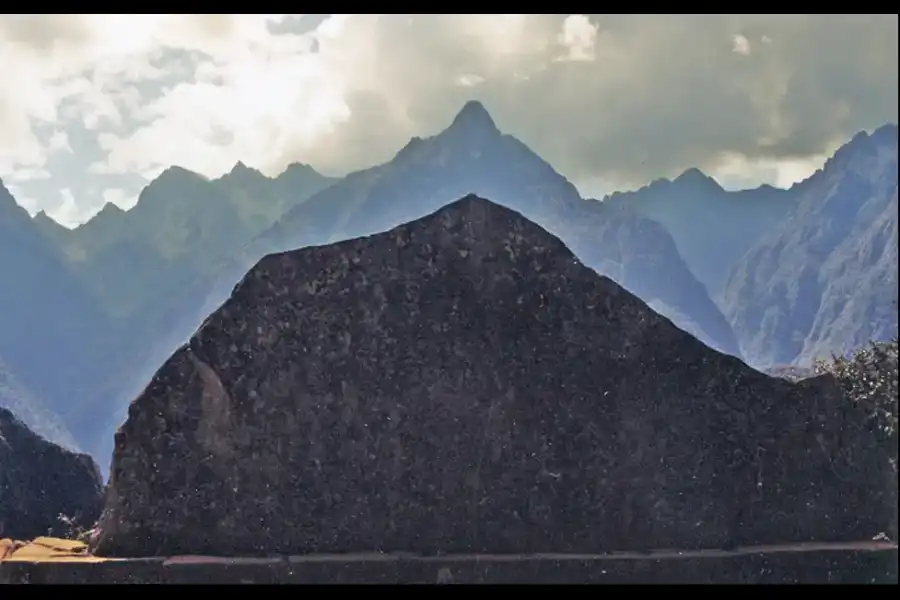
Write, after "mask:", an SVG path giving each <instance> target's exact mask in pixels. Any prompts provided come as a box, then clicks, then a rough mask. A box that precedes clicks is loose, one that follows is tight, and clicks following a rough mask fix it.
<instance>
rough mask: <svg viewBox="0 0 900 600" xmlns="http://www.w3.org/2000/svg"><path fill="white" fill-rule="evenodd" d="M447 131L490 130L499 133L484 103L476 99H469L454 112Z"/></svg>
mask: <svg viewBox="0 0 900 600" xmlns="http://www.w3.org/2000/svg"><path fill="white" fill-rule="evenodd" d="M447 130H448V131H465V132H476V131H490V132H496V133H499V130H498V129H497V125H496V124H495V123H494V119H493V118H492V117H491V115H490V113H489V112H488V111H487V109H486V108H485V107H484V104H482V103H481V102H479V101H477V100H469V101H468V102H466V103H465V104H464V105H463V107H462V109H460V111H459V112H458V113H457V114H456V117H454V119H453V122H452V123H451V124H450V127H449V128H448V129H447Z"/></svg>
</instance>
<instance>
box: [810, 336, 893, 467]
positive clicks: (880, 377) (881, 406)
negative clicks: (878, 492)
mask: <svg viewBox="0 0 900 600" xmlns="http://www.w3.org/2000/svg"><path fill="white" fill-rule="evenodd" d="M897 354H898V340H897V338H894V339H893V340H891V341H889V342H873V343H871V344H870V345H869V347H868V348H864V349H862V350H859V351H857V352H856V353H855V354H853V355H851V356H849V357H836V356H833V357H832V359H831V360H830V361H823V360H820V361H817V362H816V364H815V369H816V371H817V372H818V373H830V374H832V375H834V376H835V377H836V378H837V380H838V382H839V383H840V384H841V387H842V388H843V390H844V393H845V394H846V395H847V397H848V398H850V400H851V401H852V402H854V403H856V404H858V405H861V406H862V407H863V408H864V411H865V412H866V413H867V414H869V415H870V418H871V420H872V423H873V425H874V427H873V429H874V430H875V431H876V432H877V433H879V434H880V435H879V437H882V436H883V441H884V443H885V448H886V449H887V450H888V451H889V452H890V453H891V456H890V460H891V464H892V465H893V467H894V470H895V471H896V469H897V391H898V390H897Z"/></svg>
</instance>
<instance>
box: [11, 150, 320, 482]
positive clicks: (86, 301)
mask: <svg viewBox="0 0 900 600" xmlns="http://www.w3.org/2000/svg"><path fill="white" fill-rule="evenodd" d="M331 181H332V180H331V179H330V178H328V177H325V176H323V175H320V174H319V173H317V172H315V171H314V170H313V169H311V168H310V167H308V166H306V165H291V166H290V167H288V169H286V171H285V172H284V173H282V174H281V175H280V176H279V177H275V178H268V177H265V176H264V175H262V174H261V173H259V172H258V171H255V170H253V169H250V168H248V167H246V166H244V165H243V164H241V163H239V164H238V165H236V166H235V168H234V169H233V170H232V171H231V172H230V173H228V174H226V175H225V176H223V177H222V178H220V179H217V180H209V179H207V178H205V177H203V176H201V175H198V174H196V173H193V172H190V171H187V170H185V169H182V168H179V167H172V168H169V169H167V170H166V171H164V172H163V173H162V174H161V175H160V176H159V177H158V178H157V179H155V180H154V181H153V182H151V183H150V184H149V185H148V186H147V187H146V188H145V189H144V190H143V191H142V193H141V195H140V197H139V199H138V202H137V204H136V205H135V207H134V208H132V209H131V210H128V211H124V210H122V209H120V208H118V207H116V206H115V205H112V204H107V205H106V206H105V207H104V208H103V209H102V210H101V211H100V212H99V213H98V214H97V215H95V216H94V218H92V219H91V220H89V221H88V222H87V223H85V224H83V225H81V226H80V227H77V228H75V229H73V230H69V229H67V228H65V227H62V226H60V225H59V224H57V223H55V222H54V221H53V220H52V219H50V218H49V217H47V216H46V215H45V214H43V213H38V214H37V215H36V216H35V217H34V218H33V219H29V218H28V215H27V213H26V212H25V211H24V210H23V209H21V208H20V207H18V206H17V205H16V204H15V202H14V201H13V199H12V197H11V196H8V194H7V198H6V202H5V211H6V212H8V213H10V215H12V217H10V218H8V219H3V218H2V217H0V234H2V232H3V227H4V226H5V227H9V228H10V229H11V230H14V233H15V236H12V235H10V236H6V237H4V239H0V268H2V271H0V272H3V273H4V274H5V275H6V274H15V273H18V272H20V271H21V272H22V273H27V274H28V277H30V278H31V281H32V285H31V286H30V287H28V288H27V289H24V288H22V289H21V290H20V291H21V293H19V294H17V295H16V299H17V302H18V306H19V308H20V310H19V312H18V313H15V312H12V311H7V315H4V316H6V317H7V318H8V319H9V321H10V323H12V322H13V321H15V322H16V323H18V324H19V325H18V326H16V327H12V326H10V327H7V328H6V329H5V330H3V331H0V338H2V339H0V344H3V343H6V346H5V347H4V346H3V345H0V351H3V350H7V352H6V354H7V356H14V357H15V358H16V359H20V362H21V363H22V364H18V363H17V364H15V365H13V367H14V368H13V369H12V370H13V371H14V372H16V373H22V374H23V378H24V375H27V374H29V373H30V372H31V371H34V372H36V373H37V374H39V375H38V378H39V379H43V380H44V381H43V383H44V384H46V385H45V386H44V389H41V390H40V394H39V395H40V396H41V397H42V398H45V399H46V402H47V405H48V406H50V407H52V408H53V409H55V410H58V411H59V412H61V413H62V414H63V415H64V417H65V422H66V424H67V425H68V427H69V429H70V430H71V431H72V433H73V434H74V436H75V437H76V439H77V440H78V441H79V443H80V445H81V447H83V448H85V449H87V450H89V451H96V448H97V445H98V443H99V440H98V438H99V436H100V435H101V431H103V432H104V433H106V429H105V428H106V427H107V419H108V418H109V415H108V413H109V407H110V406H111V405H113V404H121V403H123V402H124V401H125V400H124V399H130V397H131V396H132V395H133V394H134V393H136V390H138V389H140V387H141V386H142V385H143V384H144V383H145V380H146V378H148V377H149V376H150V375H151V374H152V372H153V370H155V368H156V367H158V364H156V363H155V362H154V361H155V360H156V356H157V355H156V354H155V352H154V349H155V348H157V347H160V346H162V347H165V348H166V351H167V352H168V351H169V350H171V346H172V344H177V343H178V341H180V339H181V337H182V336H183V335H187V334H188V333H189V332H190V331H191V329H192V328H193V327H194V326H196V320H195V315H196V311H197V308H198V307H199V306H201V305H202V302H203V298H204V297H205V295H206V293H207V291H208V289H209V283H208V279H210V278H212V277H213V276H214V274H215V273H216V272H217V269H218V265H219V264H220V263H223V262H224V261H226V260H227V259H229V258H230V257H232V256H233V255H235V254H236V253H237V252H238V251H239V250H240V248H241V247H242V245H244V244H246V243H247V242H248V241H249V240H251V239H252V238H253V237H254V236H255V235H256V234H258V233H259V232H260V231H262V230H263V229H265V228H266V227H268V226H269V225H271V224H272V223H273V222H274V221H275V220H276V219H277V218H278V217H279V216H280V215H281V214H282V213H283V212H284V211H285V210H287V209H288V208H289V207H291V206H294V205H295V204H297V203H300V202H302V201H304V200H305V199H307V198H308V197H309V195H311V194H313V193H315V192H317V191H319V190H321V189H322V188H323V187H326V186H327V185H329V184H330V183H331ZM0 203H3V200H2V199H0ZM3 214H4V212H3V209H0V215H3ZM13 217H14V219H15V222H14V221H13ZM14 240H19V241H18V242H16V244H15V246H13V245H12V242H13V241H14ZM31 247H37V248H38V250H37V251H33V250H30V249H29V248H31ZM41 257H44V258H43V259H42V258H41ZM41 260H42V261H43V263H46V264H43V263H41V264H38V265H37V266H35V265H36V262H40V261H41ZM3 261H7V262H8V265H7V264H5V263H3ZM54 269H55V271H54ZM20 288H21V286H20ZM68 288H76V291H71V290H69V289H68ZM64 298H65V301H64V300H63V299H64ZM45 299H46V301H47V302H49V303H51V304H52V303H60V304H63V306H62V307H61V308H55V309H54V310H53V314H54V315H56V316H54V317H53V318H51V319H49V320H47V319H46V318H45V317H44V316H43V315H42V312H43V311H42V310H41V309H42V302H44V301H45ZM4 302H7V303H8V302H10V300H8V299H7V298H0V303H4ZM0 307H2V304H0ZM14 315H18V316H14ZM4 316H0V325H5V323H4V322H3V319H4ZM57 316H58V318H59V319H60V320H63V321H64V322H63V323H62V324H59V323H57V322H56V321H54V320H53V319H55V318H57ZM63 316H65V318H63ZM98 320H99V321H101V322H103V327H98V326H92V325H91V324H92V323H94V322H95V321H98ZM32 330H33V331H35V332H37V333H36V334H33V335H26V332H28V331H32ZM48 340H52V343H51V341H48ZM29 344H30V348H31V350H29V351H28V352H25V351H22V350H20V349H22V348H25V347H26V346H28V345H29ZM13 350H14V352H13ZM51 359H52V360H54V361H56V362H58V363H60V364H63V365H68V366H69V367H71V369H66V368H63V369H61V370H58V371H54V370H48V369H47V365H48V361H49V360H51ZM11 360H12V359H10V361H11ZM85 363H89V364H88V365H87V367H88V368H85ZM23 369H24V371H23ZM69 370H72V371H75V372H77V375H79V376H78V377H77V378H74V383H72V384H71V385H70V383H71V382H72V381H73V377H74V376H73V377H69V376H67V375H66V373H67V371H69ZM27 383H28V384H29V385H30V386H31V387H32V389H35V390H36V391H37V388H35V387H34V386H33V385H32V384H31V381H30V380H27ZM70 408H71V410H70ZM18 412H21V411H18ZM101 464H102V466H103V467H104V468H105V467H106V465H105V464H103V461H102V460H101Z"/></svg>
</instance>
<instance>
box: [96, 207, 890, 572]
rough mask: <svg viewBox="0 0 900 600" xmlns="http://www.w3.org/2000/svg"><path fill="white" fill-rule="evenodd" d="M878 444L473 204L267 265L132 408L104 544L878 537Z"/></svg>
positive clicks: (637, 542) (535, 546) (517, 223)
mask: <svg viewBox="0 0 900 600" xmlns="http://www.w3.org/2000/svg"><path fill="white" fill-rule="evenodd" d="M870 436H871V434H870V433H869V432H868V430H867V429H866V420H865V418H864V416H860V415H857V414H856V413H855V412H854V408H853V406H851V405H850V404H849V403H846V402H843V399H842V398H841V397H840V394H839V393H838V392H837V388H836V387H835V386H834V385H833V382H831V381H830V380H828V379H825V378H817V379H811V380H807V381H804V382H802V383H800V384H792V383H790V382H788V381H784V380H781V379H776V378H772V377H769V376H766V375H764V374H761V373H758V372H756V371H754V370H752V369H750V368H748V367H747V366H746V365H744V364H743V363H742V362H741V361H739V360H737V359H735V358H733V357H728V356H725V355H722V354H719V353H717V352H715V351H713V350H710V349H709V348H707V347H706V346H704V345H703V344H702V343H700V342H699V341H697V340H696V339H695V338H693V337H692V336H690V335H688V334H687V333H684V332H682V331H681V330H679V329H677V328H676V327H675V326H673V325H672V324H671V322H670V321H668V320H667V319H665V318H664V317H661V316H659V315H658V314H656V313H655V312H653V311H652V310H650V309H649V308H648V307H647V306H646V305H645V304H644V303H643V302H641V301H640V300H639V299H638V298H637V297H635V296H633V295H632V294H630V293H628V292H626V291H625V290H623V289H622V288H621V287H619V286H618V285H617V284H616V283H614V282H613V281H612V280H610V279H608V278H606V277H603V276H600V275H598V274H597V273H596V272H595V271H593V270H591V269H589V268H587V267H585V266H584V265H582V264H581V263H580V262H579V261H578V260H577V259H576V258H575V257H574V255H573V254H572V253H571V252H570V251H569V250H568V249H567V248H566V247H565V246H564V245H563V243H562V242H561V241H559V239H557V238H556V237H554V236H552V235H551V234H549V233H547V232H546V231H544V230H543V229H541V228H540V227H538V226H537V225H535V224H534V223H532V222H530V221H528V220H527V219H525V218H524V217H522V216H521V215H520V214H518V213H516V212H513V211H511V210H509V209H506V208H503V207H501V206H499V205H496V204H493V203H491V202H489V201H487V200H483V199H480V198H477V197H474V196H468V197H466V198H463V199H462V200H459V201H457V202H454V203H453V204H450V205H448V206H446V207H444V208H442V209H440V210H439V211H437V212H436V213H434V214H432V215H429V216H427V217H425V218H422V219H419V220H417V221H413V222H411V223H408V224H406V225H402V226H400V227H397V228H395V229H392V230H390V231H388V232H386V233H381V234H377V235H373V236H370V237H365V238H359V239H353V240H349V241H345V242H340V243H337V244H332V245H328V246H321V247H311V248H305V249H302V250H297V251H292V252H286V253H282V254H277V255H270V256H267V257H266V258H264V259H262V260H261V261H260V262H259V263H258V264H257V265H256V266H255V267H254V268H253V269H252V270H251V271H250V272H249V273H248V274H247V275H246V276H245V277H244V279H243V280H242V282H241V283H239V284H238V286H237V287H236V288H235V290H234V292H233V294H232V296H231V298H230V299H229V300H228V301H227V302H225V304H224V305H223V306H222V307H221V308H220V309H219V310H217V311H216V312H214V313H213V314H212V315H211V316H210V317H209V318H208V319H207V320H206V322H205V323H204V324H203V326H202V327H201V328H200V329H199V330H198V331H197V333H196V334H195V335H194V336H193V337H192V338H191V340H190V342H189V343H188V344H186V345H185V346H183V347H181V348H180V349H179V350H178V351H176V352H175V354H174V355H173V356H172V357H171V358H170V359H169V360H168V361H167V362H166V363H165V364H164V365H163V366H162V367H161V368H160V369H159V371H158V372H157V374H156V376H155V377H154V378H153V379H152V381H151V382H150V384H149V385H148V387H147V388H146V390H145V391H144V392H143V393H142V394H141V395H140V396H139V397H138V398H137V399H136V400H135V401H134V402H133V403H132V405H131V407H130V410H129V416H128V419H127V421H126V422H125V424H124V425H123V426H122V427H121V429H120V430H119V431H118V433H117V435H116V444H115V452H114V457H113V463H112V470H111V480H110V483H109V485H108V488H107V497H106V506H105V510H104V514H103V516H102V518H101V520H100V526H99V530H100V531H99V535H98V536H97V538H96V543H95V548H94V549H95V551H96V552H97V553H98V554H101V555H105V556H147V555H161V554H176V553H210V554H219V555H240V554H244V555H251V554H262V553H293V554H301V553H327V552H360V551H373V550H381V551H385V552H390V551H407V552H417V553H425V554H439V553H475V552H510V553H527V552H603V551H608V550H627V549H646V548H698V547H722V546H730V545H736V544H759V543H773V542H790V541H798V540H800V541H805V540H829V541H837V540H844V539H859V538H860V537H862V538H871V537H872V536H873V535H875V534H877V533H878V532H879V531H882V530H884V527H885V525H884V523H885V522H888V521H890V520H891V519H894V520H896V510H894V512H893V513H890V511H889V510H887V509H885V506H886V503H885V499H884V498H883V497H882V496H883V495H884V494H886V493H887V490H886V484H887V483H889V481H890V476H891V475H890V474H888V472H887V471H886V470H885V469H887V467H888V465H887V464H885V465H884V467H885V469H882V468H880V467H879V466H878V465H876V462H877V461H876V460H875V459H874V458H872V457H871V456H869V455H866V454H865V453H866V452H870V449H872V448H873V447H874V446H875V444H874V442H872V440H871V437H870ZM871 452H874V451H871ZM871 452H870V453H871ZM860 460H863V462H861V463H860V462H859V461H860ZM861 465H862V466H861ZM894 481H896V476H895V475H894ZM895 491H896V485H894V492H895ZM894 506H896V504H895V505H894Z"/></svg>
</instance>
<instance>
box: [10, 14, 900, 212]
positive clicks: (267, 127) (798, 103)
mask: <svg viewBox="0 0 900 600" xmlns="http://www.w3.org/2000/svg"><path fill="white" fill-rule="evenodd" d="M300 17H301V15H6V16H2V17H0V70H3V71H4V72H6V73H15V82H14V85H8V86H5V87H4V88H3V89H0V176H3V177H4V178H10V177H11V176H12V177H15V178H16V180H17V181H24V180H27V178H28V175H29V174H31V175H36V174H40V173H41V172H42V170H43V171H47V170H49V171H50V172H51V173H54V175H55V176H56V172H55V171H54V167H52V165H50V163H48V161H52V160H53V158H52V157H53V154H54V153H63V154H65V155H66V156H67V157H72V160H76V161H81V162H80V163H79V164H80V165H81V166H80V168H78V169H75V168H72V167H71V165H69V167H68V168H67V169H66V170H65V173H66V175H65V177H80V178H83V179H85V181H77V182H74V181H70V180H67V179H65V178H63V179H61V180H60V181H58V182H55V183H56V184H57V186H56V189H62V188H69V189H70V190H78V189H82V188H83V187H86V180H91V178H94V179H96V181H97V182H98V183H97V184H96V185H99V186H101V187H112V188H116V189H122V188H121V185H120V184H104V183H102V182H103V179H104V178H109V177H113V176H117V175H116V174H120V173H134V174H140V175H143V176H145V177H152V176H153V175H155V174H157V173H158V172H160V171H161V170H162V169H163V168H165V167H166V166H168V165H170V164H180V165H182V166H185V167H187V168H191V169H194V170H197V171H199V172H201V173H204V174H206V175H209V176H216V175H218V174H221V173H222V172H224V171H226V170H228V169H230V168H231V166H232V165H233V164H234V163H235V162H237V161H238V160H243V161H244V162H246V163H247V164H250V165H254V166H256V167H258V168H260V169H261V170H263V171H264V172H267V173H275V172H278V171H280V170H281V169H283V167H284V166H285V165H286V164H288V163H290V162H293V161H298V160H299V161H302V162H308V163H311V164H312V165H313V166H315V167H317V168H319V169H321V170H324V171H327V172H333V173H341V172H346V171H347V170H350V169H355V168H361V167H365V166H369V165H371V164H373V163H376V162H379V161H381V160H384V159H386V158H389V157H390V155H391V154H392V153H393V152H395V151H396V150H397V149H398V148H400V147H401V146H402V145H403V144H404V143H405V141H406V140H407V139H408V138H409V137H411V136H413V135H428V134H430V133H433V132H435V131H437V130H438V129H440V128H441V127H442V126H444V125H446V124H447V123H448V122H449V120H450V118H452V115H453V113H454V112H455V111H456V110H458V108H459V107H460V106H461V105H462V103H463V102H464V101H465V100H468V99H470V98H471V97H472V96H473V95H474V96H476V97H478V98H479V99H481V100H483V101H485V104H486V105H487V107H488V109H489V110H491V112H492V114H493V115H494V117H495V119H496V120H497V121H498V124H499V125H500V126H501V128H503V129H505V130H507V131H509V132H511V133H514V134H515V135H517V136H518V137H520V138H521V139H523V141H525V142H526V143H528V144H529V145H531V146H532V147H533V148H534V149H535V150H536V151H538V152H539V153H541V154H542V155H543V156H544V157H546V158H547V159H548V160H549V161H550V162H551V163H552V164H553V165H554V166H556V167H558V168H559V169H560V170H561V171H562V172H563V173H565V174H566V175H568V176H570V177H571V178H573V179H574V180H576V181H591V182H617V183H616V185H622V186H626V185H632V184H635V185H639V184H642V183H646V181H647V180H649V179H653V178H656V177H660V176H666V175H672V174H675V173H678V172H680V171H682V170H683V169H685V168H687V167H690V166H699V167H701V168H703V169H706V170H708V171H709V172H711V173H714V172H715V171H716V170H717V169H718V170H720V171H722V172H723V173H724V172H727V177H731V178H737V179H742V180H747V181H751V180H753V179H754V178H758V179H759V178H762V179H760V180H766V181H773V180H774V181H788V180H789V179H790V178H791V177H794V176H797V174H799V173H802V172H805V171H806V170H808V165H809V164H817V161H819V160H820V157H821V156H823V155H824V154H825V153H827V151H829V149H831V148H833V147H834V145H835V144H836V143H839V142H841V141H844V140H845V139H846V138H847V137H848V136H849V135H851V134H852V133H853V132H855V131H857V130H859V129H863V128H871V127H874V126H877V125H879V124H881V123H882V122H884V121H887V120H896V118H897V88H898V77H897V54H896V46H897V21H896V18H885V17H884V16H878V15H849V16H833V15H793V16H791V15H525V14H515V15H373V14H367V15H349V14H346V15H345V14H342V15H330V16H328V18H326V19H324V20H321V22H319V23H318V25H317V26H315V28H313V29H312V30H308V29H309V28H308V27H307V28H306V29H307V31H303V30H299V29H298V30H296V32H295V33H290V27H288V25H289V24H290V23H293V22H297V21H298V20H301V19H299V18H300ZM275 24H277V25H278V27H273V25H275ZM276 31H277V33H276ZM286 31H287V32H286ZM734 32H741V33H740V34H738V35H735V33H734ZM73 121H74V122H75V124H73ZM37 126H39V127H37ZM73 127H78V128H86V129H87V130H88V138H89V139H91V140H92V141H96V143H97V145H98V146H99V148H100V151H101V154H97V152H96V150H93V149H91V150H90V151H86V150H83V149H82V148H81V146H77V145H76V147H75V148H73V144H74V141H75V140H76V137H75V135H74V133H73V131H74V129H72V128H73ZM47 131H50V132H52V133H51V134H50V135H49V136H47V135H44V133H41V135H40V136H39V135H38V132H47ZM42 136H43V137H42ZM66 160H69V159H68V158H67V159H66ZM73 173H77V175H73ZM60 176H61V175H60ZM724 176H725V175H723V177H724ZM61 177H62V176H61ZM765 178H767V179H765ZM598 185H599V184H598ZM126 195H133V193H132V192H131V190H128V191H127V193H126ZM74 196H75V200H78V197H77V196H78V194H77V193H76V194H74ZM95 200H96V199H95ZM58 201H59V200H58V198H54V199H52V201H51V200H50V199H46V200H45V201H44V203H45V204H47V205H53V204H56V203H58ZM81 202H82V204H84V203H85V202H87V201H86V200H82V201H81ZM76 204H77V203H76ZM95 205H96V201H92V203H91V206H95ZM73 210H74V209H73ZM73 214H74V213H73Z"/></svg>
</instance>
